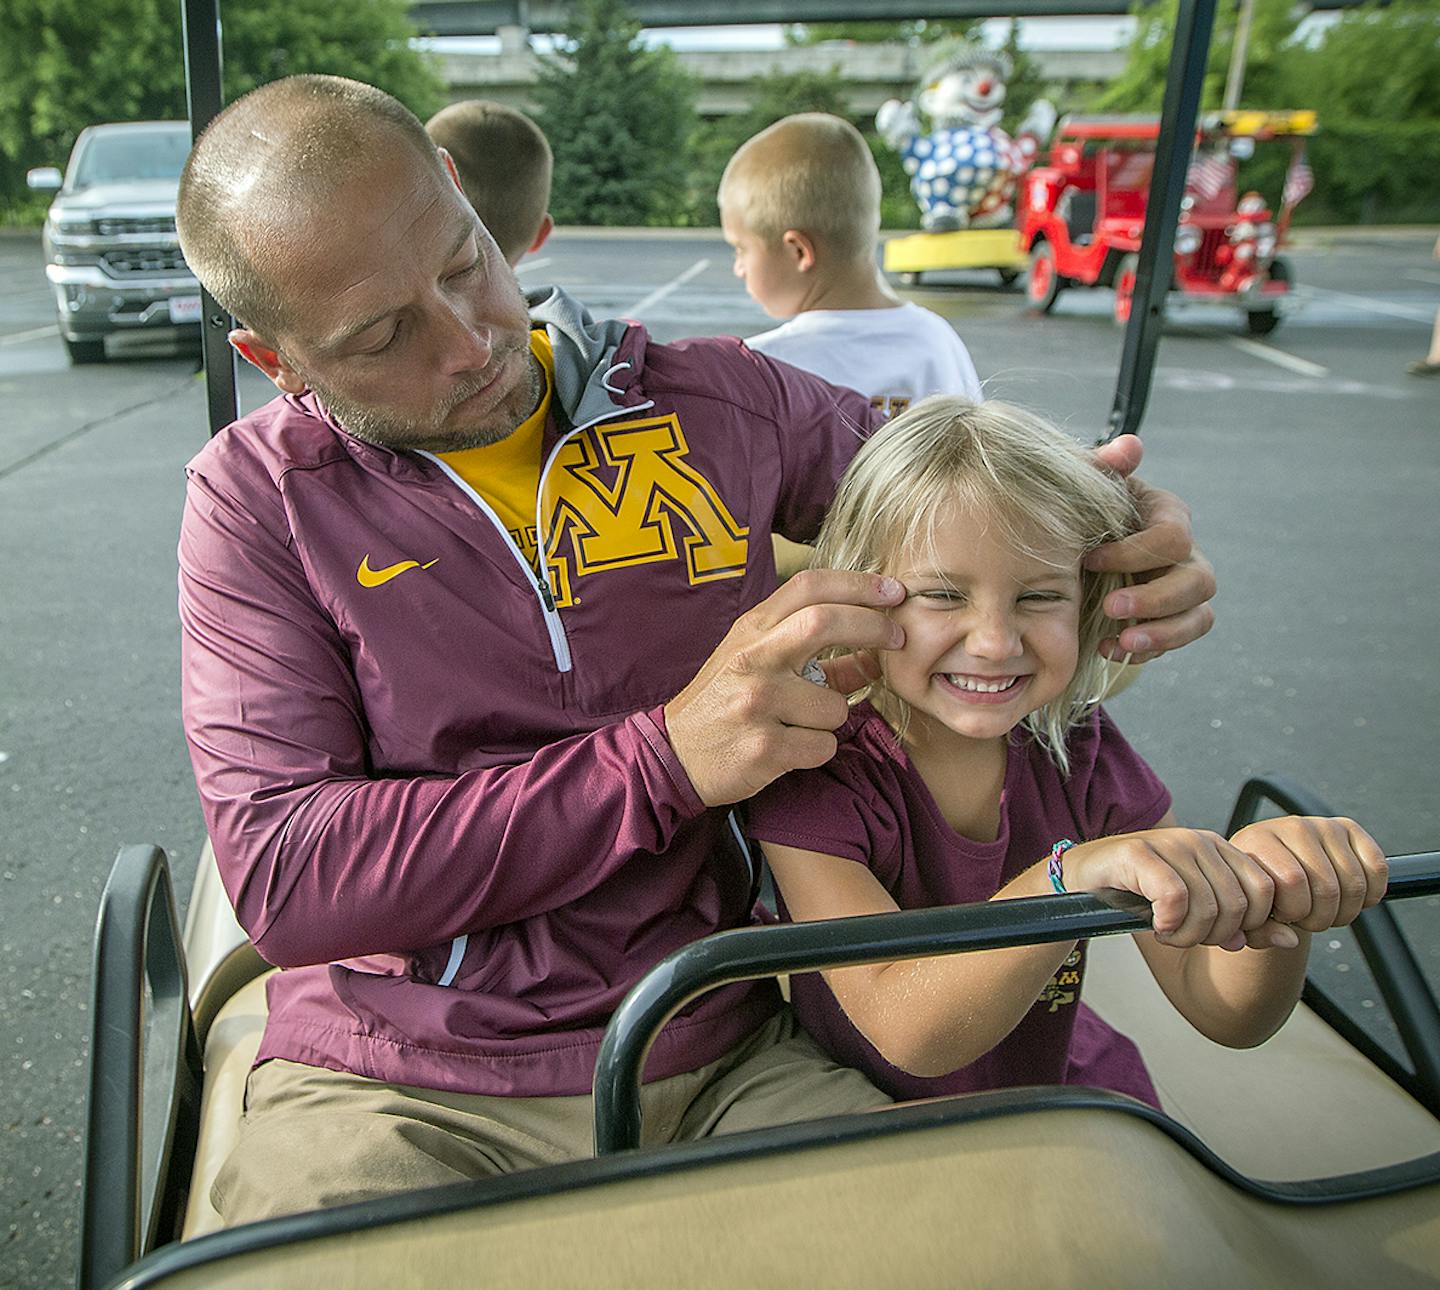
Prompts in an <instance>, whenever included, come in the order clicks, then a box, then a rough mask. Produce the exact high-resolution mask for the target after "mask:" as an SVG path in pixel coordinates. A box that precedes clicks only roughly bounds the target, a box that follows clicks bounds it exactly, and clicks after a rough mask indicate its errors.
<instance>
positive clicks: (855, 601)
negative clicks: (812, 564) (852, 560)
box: [745, 569, 905, 643]
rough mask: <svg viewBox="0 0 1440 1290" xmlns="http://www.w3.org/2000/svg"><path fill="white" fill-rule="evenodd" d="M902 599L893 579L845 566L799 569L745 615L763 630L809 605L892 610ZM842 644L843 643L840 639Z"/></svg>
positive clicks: (901, 586)
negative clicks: (853, 606) (860, 571)
mask: <svg viewBox="0 0 1440 1290" xmlns="http://www.w3.org/2000/svg"><path fill="white" fill-rule="evenodd" d="M904 599H905V586H904V584H903V583H902V582H900V581H899V580H898V579H896V578H889V577H882V576H881V575H880V574H878V573H855V572H853V571H852V570H848V569H802V570H801V571H800V572H799V573H797V574H796V575H795V576H794V577H793V578H790V579H788V580H787V581H786V582H785V583H784V584H783V585H782V586H781V587H779V588H777V589H776V590H775V591H773V592H771V594H770V595H768V596H767V597H766V598H765V599H764V600H762V601H761V602H760V603H759V604H758V605H756V606H755V607H754V608H753V609H752V610H750V612H749V613H747V614H746V615H745V618H746V619H748V620H749V621H750V623H751V624H752V625H753V626H754V627H756V628H757V629H758V630H760V631H762V632H767V631H770V630H771V629H772V628H774V627H778V626H779V625H780V624H781V623H782V622H784V621H785V619H787V618H789V617H790V616H791V615H792V614H795V613H797V612H799V611H800V610H802V609H805V608H807V607H809V606H812V605H862V606H869V607H871V608H874V609H893V608H894V607H895V606H896V605H898V604H900V602H901V601H903V600H904ZM842 643H843V642H842Z"/></svg>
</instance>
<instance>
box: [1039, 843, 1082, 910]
mask: <svg viewBox="0 0 1440 1290" xmlns="http://www.w3.org/2000/svg"><path fill="white" fill-rule="evenodd" d="M1074 845H1075V843H1073V842H1072V841H1071V840H1070V839H1069V838H1061V839H1060V841H1059V842H1057V843H1056V844H1055V845H1054V846H1053V847H1051V848H1050V860H1049V862H1048V863H1047V864H1046V866H1045V872H1046V873H1048V874H1049V875H1050V885H1051V886H1052V887H1054V888H1055V890H1056V891H1057V892H1059V893H1060V895H1062V896H1063V895H1065V894H1066V892H1065V869H1064V866H1063V865H1062V864H1061V862H1060V857H1061V856H1063V855H1064V854H1065V853H1066V852H1067V851H1068V850H1070V848H1071V847H1073V846H1074Z"/></svg>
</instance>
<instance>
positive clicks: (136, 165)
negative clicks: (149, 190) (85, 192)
mask: <svg viewBox="0 0 1440 1290" xmlns="http://www.w3.org/2000/svg"><path fill="white" fill-rule="evenodd" d="M189 154H190V131H189V129H188V128H187V127H185V126H177V127H176V128H175V129H173V130H126V131H123V132H120V131H116V132H114V133H101V134H93V135H91V136H90V137H89V138H88V139H87V140H86V141H85V146H84V148H83V149H82V150H81V152H80V155H79V156H78V157H77V158H76V159H75V164H74V167H73V169H72V171H71V180H70V186H71V187H72V188H89V187H91V185H93V184H114V183H123V182H125V181H127V180H137V179H179V178H180V171H181V169H182V168H183V167H184V165H185V158H186V157H187V156H189Z"/></svg>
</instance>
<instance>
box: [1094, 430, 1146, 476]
mask: <svg viewBox="0 0 1440 1290" xmlns="http://www.w3.org/2000/svg"><path fill="white" fill-rule="evenodd" d="M1092 455H1093V456H1094V458H1095V464H1096V465H1097V466H1103V467H1104V468H1105V469H1106V470H1111V471H1114V472H1115V474H1117V475H1119V476H1121V477H1122V478H1124V477H1125V476H1127V475H1130V474H1133V473H1134V472H1135V470H1136V469H1137V468H1138V467H1139V465H1140V458H1141V457H1143V456H1144V455H1145V445H1144V444H1143V443H1141V442H1140V436H1139V435H1134V434H1122V435H1119V436H1117V437H1116V438H1114V439H1112V440H1110V442H1109V443H1102V444H1101V445H1100V446H1099V447H1098V448H1096V449H1095V451H1094V453H1093V454H1092Z"/></svg>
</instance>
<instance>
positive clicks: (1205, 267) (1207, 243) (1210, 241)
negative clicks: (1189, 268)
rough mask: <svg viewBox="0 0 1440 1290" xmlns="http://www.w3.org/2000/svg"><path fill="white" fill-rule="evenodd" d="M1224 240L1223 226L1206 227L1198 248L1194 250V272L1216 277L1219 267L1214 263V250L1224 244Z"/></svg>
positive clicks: (1225, 239)
mask: <svg viewBox="0 0 1440 1290" xmlns="http://www.w3.org/2000/svg"><path fill="white" fill-rule="evenodd" d="M1226 241H1227V238H1226V237H1225V230H1224V229H1223V228H1207V229H1206V230H1205V236H1204V238H1203V240H1202V241H1201V243H1200V249H1199V250H1198V251H1196V252H1195V259H1194V261H1193V264H1194V268H1195V272H1197V273H1199V274H1202V275H1203V276H1205V277H1211V278H1213V277H1217V276H1218V275H1219V273H1220V269H1219V267H1218V266H1217V265H1216V263H1215V252H1216V251H1218V250H1219V249H1220V248H1221V247H1222V246H1224V245H1225V243H1226Z"/></svg>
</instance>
